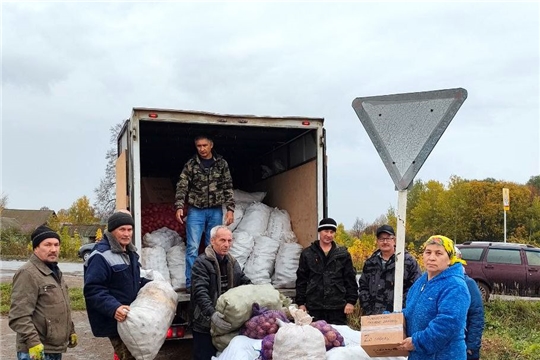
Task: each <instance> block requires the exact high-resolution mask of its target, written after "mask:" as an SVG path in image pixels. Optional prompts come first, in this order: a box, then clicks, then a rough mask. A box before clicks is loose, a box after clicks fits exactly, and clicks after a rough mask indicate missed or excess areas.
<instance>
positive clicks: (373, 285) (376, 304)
mask: <svg viewBox="0 0 540 360" xmlns="http://www.w3.org/2000/svg"><path fill="white" fill-rule="evenodd" d="M380 253H381V251H380V250H377V251H375V252H374V253H373V254H372V255H371V257H370V258H369V259H367V260H366V262H365V263H364V268H363V270H362V275H361V276H360V280H358V285H359V295H360V306H361V307H362V314H363V315H376V314H382V313H383V312H384V311H390V312H393V311H394V280H395V267H396V256H395V254H394V255H392V256H391V257H390V259H388V262H387V263H386V267H385V268H384V269H383V266H382V262H381V257H380ZM403 270H404V272H403V305H402V306H403V307H404V306H405V301H406V299H407V293H408V292H409V288H410V287H411V286H412V284H413V283H414V282H415V281H416V279H418V278H419V277H420V275H422V271H421V270H420V266H418V263H417V262H416V260H415V259H414V258H413V257H412V256H411V254H409V253H408V252H407V251H405V263H404V269H403Z"/></svg>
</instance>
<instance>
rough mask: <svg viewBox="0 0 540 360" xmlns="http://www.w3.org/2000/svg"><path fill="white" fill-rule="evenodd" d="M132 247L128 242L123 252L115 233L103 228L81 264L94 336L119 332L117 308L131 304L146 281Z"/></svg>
mask: <svg viewBox="0 0 540 360" xmlns="http://www.w3.org/2000/svg"><path fill="white" fill-rule="evenodd" d="M135 251H136V249H135V247H134V246H133V245H132V244H129V245H128V246H127V250H126V251H125V252H124V251H123V250H122V247H121V245H120V244H119V243H118V241H117V240H116V239H115V238H114V236H113V235H112V234H111V233H109V232H105V234H104V235H103V239H102V240H101V241H100V242H99V243H98V244H97V245H96V247H95V249H94V251H93V252H92V254H91V255H90V257H89V258H88V260H86V262H85V264H84V289H83V290H84V298H85V300H86V311H87V312H88V320H89V321H90V327H91V328H92V333H93V334H94V336H97V337H111V336H118V331H117V329H116V326H117V321H116V320H115V319H114V313H115V312H116V309H118V307H119V306H121V305H130V304H131V303H132V302H133V301H134V300H135V298H136V297H137V293H138V292H139V290H140V288H141V287H142V286H143V285H144V284H146V282H147V280H146V279H142V281H141V272H140V267H141V265H140V264H139V255H138V254H137V253H136V252H135Z"/></svg>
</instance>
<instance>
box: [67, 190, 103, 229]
mask: <svg viewBox="0 0 540 360" xmlns="http://www.w3.org/2000/svg"><path fill="white" fill-rule="evenodd" d="M61 211H62V210H61ZM61 211H59V213H60V212H61ZM95 213H96V211H95V210H94V208H93V207H92V206H91V205H90V199H88V198H87V197H86V196H83V197H81V198H78V199H77V200H75V202H74V203H73V204H72V205H71V206H70V208H69V209H67V211H66V213H62V216H64V214H67V216H66V220H67V221H65V222H68V223H71V224H75V225H83V224H95V223H96V222H99V219H98V218H97V217H96V215H95Z"/></svg>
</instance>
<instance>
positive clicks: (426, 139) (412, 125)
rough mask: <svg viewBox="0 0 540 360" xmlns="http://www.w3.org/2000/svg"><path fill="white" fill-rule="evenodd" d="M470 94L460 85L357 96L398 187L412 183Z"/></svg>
mask: <svg viewBox="0 0 540 360" xmlns="http://www.w3.org/2000/svg"><path fill="white" fill-rule="evenodd" d="M466 98H467V90H465V89H462V88H458V89H447V90H436V91H425V92H417V93H407V94H394V95H382V96H370V97H360V98H356V99H354V101H353V103H352V107H353V108H354V110H355V111H356V115H358V118H360V121H361V122H362V125H364V128H365V129H366V131H367V133H368V135H369V137H370V138H371V142H373V145H375V148H376V149H377V152H378V153H379V155H380V156H381V159H382V161H383V163H384V165H385V166H386V169H387V170H388V172H389V173H390V176H391V177H392V180H393V181H394V184H395V185H396V188H397V190H405V189H407V188H408V187H409V185H410V184H411V183H412V181H413V180H414V177H415V176H416V174H417V173H418V171H420V168H421V167H422V165H424V161H426V159H427V157H428V156H429V154H430V153H431V151H432V150H433V148H434V147H435V145H436V144H437V142H438V141H439V139H440V138H441V136H442V134H443V133H444V131H445V130H446V128H447V127H448V124H450V121H452V119H453V118H454V116H455V115H456V113H457V111H458V110H459V108H460V107H461V104H463V102H464V101H465V99H466Z"/></svg>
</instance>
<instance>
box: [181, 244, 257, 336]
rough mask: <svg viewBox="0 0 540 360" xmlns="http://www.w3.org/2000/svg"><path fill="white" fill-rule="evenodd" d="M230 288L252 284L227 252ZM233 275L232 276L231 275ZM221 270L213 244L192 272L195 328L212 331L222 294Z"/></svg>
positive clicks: (195, 264) (192, 302) (199, 259)
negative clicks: (212, 321)
mask: <svg viewBox="0 0 540 360" xmlns="http://www.w3.org/2000/svg"><path fill="white" fill-rule="evenodd" d="M225 261H226V262H227V274H228V277H227V278H228V279H227V280H228V288H229V289H231V288H233V287H237V286H240V285H245V284H251V281H250V280H249V279H248V278H247V276H246V275H244V272H243V271H242V269H240V265H239V264H238V262H237V261H236V259H235V258H234V257H233V256H232V255H230V254H227V256H226V258H225ZM231 275H232V276H231ZM220 279H221V271H220V269H219V263H218V259H217V257H216V253H215V251H214V249H212V245H209V246H207V247H206V249H205V250H204V253H202V254H201V255H199V257H198V258H197V259H195V262H194V263H193V268H192V272H191V305H192V308H191V311H192V317H191V318H192V321H193V322H192V325H193V330H194V331H197V332H201V333H210V317H211V316H212V314H213V313H214V312H215V311H216V303H217V300H218V298H219V295H220V294H221V281H220Z"/></svg>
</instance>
